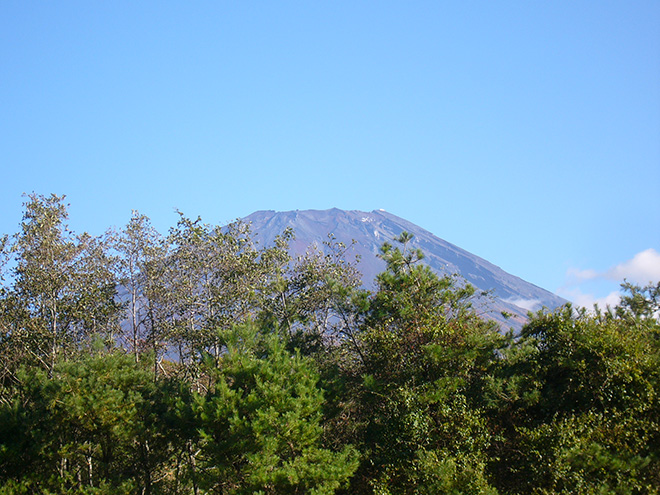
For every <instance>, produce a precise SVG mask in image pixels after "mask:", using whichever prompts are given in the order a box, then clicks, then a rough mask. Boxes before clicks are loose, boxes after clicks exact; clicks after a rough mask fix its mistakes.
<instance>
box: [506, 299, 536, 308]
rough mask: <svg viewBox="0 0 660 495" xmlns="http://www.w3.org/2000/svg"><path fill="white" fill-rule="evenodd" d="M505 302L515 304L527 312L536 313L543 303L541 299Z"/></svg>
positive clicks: (509, 300)
mask: <svg viewBox="0 0 660 495" xmlns="http://www.w3.org/2000/svg"><path fill="white" fill-rule="evenodd" d="M504 302H508V303H511V304H515V305H516V306H518V307H519V308H522V309H525V310H527V311H536V310H538V309H540V308H541V301H540V300H539V299H523V298H522V297H521V298H518V299H505V300H504Z"/></svg>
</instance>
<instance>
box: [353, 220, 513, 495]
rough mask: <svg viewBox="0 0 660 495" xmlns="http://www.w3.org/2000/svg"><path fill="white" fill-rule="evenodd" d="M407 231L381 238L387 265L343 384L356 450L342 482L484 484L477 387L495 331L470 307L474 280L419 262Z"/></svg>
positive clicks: (441, 487) (423, 488) (485, 440)
mask: <svg viewBox="0 0 660 495" xmlns="http://www.w3.org/2000/svg"><path fill="white" fill-rule="evenodd" d="M411 239H412V236H410V235H409V234H407V233H405V232H404V233H403V234H402V235H401V236H399V238H398V239H397V241H398V242H399V243H400V244H401V246H402V247H401V248H398V247H396V248H394V247H392V246H391V245H389V244H385V245H384V246H383V248H382V250H381V252H382V257H383V259H384V260H385V261H386V263H387V267H386V270H385V271H384V272H383V273H381V274H380V275H379V276H378V278H377V292H376V293H375V294H373V295H372V296H371V297H370V298H369V299H368V305H367V306H366V309H365V311H366V314H365V316H364V319H363V321H364V323H363V326H362V328H361V331H360V333H359V334H358V347H357V349H358V350H359V355H360V362H361V365H360V366H358V367H357V370H356V371H354V372H353V376H354V377H356V378H357V377H360V381H359V382H356V383H355V384H354V387H355V388H354V389H353V391H352V393H353V394H355V395H356V396H358V397H359V399H358V405H357V411H355V413H354V414H355V415H356V416H357V417H358V418H359V419H358V421H360V422H361V426H360V427H359V428H358V432H359V433H358V435H359V437H358V438H359V442H357V443H358V445H359V447H360V450H361V451H362V453H363V456H364V457H363V462H362V464H361V466H360V469H359V471H358V473H357V475H356V477H355V478H354V480H353V484H352V485H351V488H352V489H353V490H354V491H355V492H371V490H373V491H374V492H375V493H433V492H434V491H436V490H438V491H448V492H449V491H451V492H456V493H458V492H462V491H467V492H475V493H476V492H479V493H488V492H489V491H492V489H491V488H490V487H489V483H488V482H487V480H486V477H485V472H484V468H485V462H486V455H485V452H486V449H487V448H488V446H489V442H490V434H489V431H488V428H487V423H486V420H485V416H484V415H483V411H482V409H481V407H480V393H479V392H480V390H481V387H482V382H483V379H484V376H485V375H486V374H487V370H488V368H489V366H490V364H491V362H492V361H493V360H494V359H495V356H496V354H495V351H496V349H497V346H498V344H499V340H500V337H499V334H498V333H497V332H496V331H495V329H494V327H493V325H492V324H489V323H486V322H484V321H482V320H481V319H479V318H478V317H477V316H476V315H475V314H474V313H473V312H471V311H470V306H469V297H470V296H471V295H472V293H473V289H472V288H471V287H470V286H467V285H464V286H462V285H456V281H455V279H454V278H451V277H443V278H440V277H438V276H437V275H436V274H435V273H433V272H432V271H431V270H430V269H429V268H428V267H427V266H425V265H423V264H421V263H420V261H421V260H422V258H423V254H422V253H421V251H419V250H413V251H409V250H408V243H409V242H410V241H411Z"/></svg>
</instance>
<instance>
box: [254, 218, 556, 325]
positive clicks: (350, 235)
mask: <svg viewBox="0 0 660 495" xmlns="http://www.w3.org/2000/svg"><path fill="white" fill-rule="evenodd" d="M243 220H244V221H246V222H249V223H251V228H252V232H253V233H254V234H255V235H256V237H255V238H256V239H257V240H258V241H259V243H260V244H262V245H268V244H270V243H272V242H273V240H274V238H275V236H276V235H278V234H281V233H282V231H284V230H285V229H286V228H288V227H291V228H292V229H293V230H294V232H295V236H296V237H295V240H294V241H293V242H292V243H291V251H292V254H294V255H297V254H303V253H304V252H305V251H306V250H307V249H308V248H309V246H311V245H316V246H318V247H319V249H322V250H323V249H324V245H323V243H324V241H327V240H328V235H329V234H331V235H333V236H334V238H335V239H336V240H337V241H340V242H343V243H344V244H346V245H347V246H349V245H351V243H353V241H355V242H354V243H353V245H352V247H351V248H350V249H349V250H348V252H347V255H348V256H352V255H359V256H360V262H359V264H358V268H359V270H360V271H361V272H362V274H363V280H364V284H365V286H366V287H367V288H373V283H374V279H375V277H376V275H377V274H378V273H379V272H381V271H382V270H383V269H384V267H385V263H384V261H383V260H381V259H380V258H378V254H379V250H380V247H381V246H382V244H383V243H384V242H392V240H393V239H394V238H395V237H397V236H398V235H399V234H401V232H403V231H407V232H410V233H411V234H413V235H414V238H413V240H412V242H411V247H412V248H420V249H422V251H423V252H424V255H425V259H424V262H426V263H427V264H428V265H429V266H430V267H431V268H432V269H433V270H434V271H436V272H437V273H438V274H440V275H445V274H448V275H453V274H458V275H460V276H461V277H463V278H464V279H465V280H467V282H469V283H470V284H472V285H474V286H475V287H476V289H477V290H478V291H488V292H489V293H490V294H491V297H489V298H480V299H479V300H478V301H477V303H476V306H477V307H478V310H479V312H480V313H483V314H484V315H485V316H486V317H488V318H491V319H493V320H496V321H497V322H498V323H500V325H501V327H502V329H503V330H508V329H509V328H513V329H514V330H520V328H521V327H522V325H523V324H524V323H525V321H526V319H527V313H528V312H529V311H536V310H538V309H541V308H542V307H546V308H550V309H554V308H556V307H558V306H561V305H563V304H564V303H566V302H567V301H566V300H565V299H562V298H561V297H559V296H557V295H555V294H553V293H552V292H549V291H547V290H545V289H542V288H540V287H537V286H536V285H534V284H531V283H529V282H526V281H524V280H522V279H521V278H519V277H516V276H514V275H511V274H510V273H507V272H505V271H504V270H502V269H501V268H499V267H498V266H495V265H493V264H492V263H490V262H488V261H486V260H484V259H482V258H480V257H478V256H475V255H474V254H471V253H469V252H467V251H465V250H464V249H461V248H459V247H458V246H455V245H453V244H451V243H449V242H447V241H445V240H443V239H440V238H439V237H437V236H435V235H434V234H432V233H431V232H429V231H427V230H425V229H423V228H421V227H419V226H417V225H415V224H413V223H411V222H409V221H407V220H404V219H403V218H399V217H397V216H395V215H392V214H391V213H388V212H386V211H384V210H374V211H372V212H363V211H356V210H351V211H346V210H340V209H337V208H333V209H331V210H296V211H285V212H275V211H257V212H255V213H253V214H251V215H249V216H248V217H246V218H244V219H243ZM502 312H506V313H509V314H511V315H512V316H511V317H509V318H504V317H503V316H502Z"/></svg>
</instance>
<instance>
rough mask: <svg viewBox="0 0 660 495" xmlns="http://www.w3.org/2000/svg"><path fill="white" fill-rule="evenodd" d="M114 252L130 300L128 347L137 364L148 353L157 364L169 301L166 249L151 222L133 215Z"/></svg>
mask: <svg viewBox="0 0 660 495" xmlns="http://www.w3.org/2000/svg"><path fill="white" fill-rule="evenodd" d="M114 248H115V250H116V251H117V253H118V263H117V271H118V273H117V278H118V280H119V283H120V287H121V288H122V292H123V293H125V297H126V298H127V299H128V300H127V301H126V303H127V305H126V309H127V316H128V325H127V330H128V339H127V340H128V344H129V346H130V348H131V349H132V351H133V354H134V356H135V360H136V361H139V359H140V355H141V354H142V353H144V352H147V351H148V352H151V353H152V355H153V357H154V358H155V360H156V362H158V360H159V356H160V355H161V353H162V352H163V348H164V347H165V344H164V340H165V339H166V327H167V315H168V311H167V308H168V304H167V302H168V299H170V298H167V297H166V295H167V288H166V287H167V280H166V277H165V275H166V273H167V270H166V256H167V246H166V245H165V243H164V240H163V239H162V238H161V237H160V234H158V232H157V231H156V230H155V229H154V228H153V226H152V225H151V223H150V221H149V218H147V217H146V216H145V215H141V214H140V213H138V212H137V211H133V213H132V216H131V220H130V221H129V223H128V225H127V226H126V227H125V228H124V230H123V231H122V232H121V233H120V234H119V236H118V237H117V238H116V239H115V242H114ZM156 368H157V367H155V369H156Z"/></svg>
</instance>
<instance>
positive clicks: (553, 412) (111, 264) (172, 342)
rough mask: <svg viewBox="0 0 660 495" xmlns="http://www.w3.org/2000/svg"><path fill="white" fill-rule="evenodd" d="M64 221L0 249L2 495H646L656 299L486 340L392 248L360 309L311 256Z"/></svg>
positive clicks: (462, 288)
mask: <svg viewBox="0 0 660 495" xmlns="http://www.w3.org/2000/svg"><path fill="white" fill-rule="evenodd" d="M66 220H67V207H66V205H65V203H64V202H63V198H62V197H58V196H54V195H53V196H48V197H45V196H38V195H32V196H30V197H29V198H28V200H27V201H26V204H25V214H24V218H23V221H22V224H21V228H20V231H19V232H18V233H16V234H15V235H11V236H9V235H8V236H5V237H3V238H1V239H0V248H1V250H0V252H1V253H2V256H1V257H0V268H2V271H0V275H2V288H1V290H0V493H7V494H14V493H26V494H28V493H29V494H32V493H43V494H64V493H66V494H121V493H126V494H134V493H141V494H189V493H190V494H203V493H217V494H253V493H261V494H332V493H337V494H383V495H384V494H441V493H452V494H460V493H470V494H479V493H488V494H495V493H502V494H529V493H536V494H551V493H621V494H645V493H658V492H659V491H660V489H659V487H660V424H659V422H660V397H659V393H660V317H659V312H660V284H658V285H656V286H653V285H649V286H647V287H637V286H634V285H631V284H627V283H624V284H623V288H624V290H625V291H626V292H625V294H626V295H625V296H624V297H623V299H622V302H621V304H620V305H619V306H618V307H615V308H606V309H604V310H598V309H597V308H596V309H595V310H594V311H589V312H588V311H586V310H583V309H577V308H573V307H571V306H570V305H566V306H564V307H562V308H559V309H557V310H555V311H553V312H547V311H541V312H538V313H536V314H533V315H530V321H529V323H528V324H527V325H526V326H525V327H524V328H523V330H522V332H521V333H520V334H518V335H514V334H513V333H510V334H508V335H502V334H501V333H500V332H499V331H498V328H497V327H496V326H495V324H494V323H492V322H487V321H484V320H483V319H481V318H480V317H479V316H478V315H477V314H476V313H475V312H474V311H473V309H472V308H471V304H470V302H471V300H472V297H473V292H474V290H473V289H472V288H471V287H470V286H469V285H467V286H466V285H465V284H462V283H457V280H456V279H455V278H454V277H439V276H438V275H437V274H435V273H434V272H432V271H431V270H430V269H429V268H428V267H427V266H426V265H424V264H423V263H420V260H421V259H422V258H423V253H422V252H420V251H418V250H411V249H410V247H409V244H410V239H411V238H410V235H408V234H406V233H405V232H404V233H403V234H401V236H400V237H399V238H398V239H396V240H393V243H394V245H391V244H389V243H386V244H384V245H383V247H382V250H381V256H382V258H383V260H384V261H385V262H386V269H385V271H384V272H382V273H381V274H379V275H378V276H377V278H376V281H375V284H374V287H375V289H374V290H373V291H370V292H367V291H365V290H364V289H362V288H361V280H360V274H359V272H358V270H357V267H356V265H355V263H354V262H349V261H348V260H349V259H350V257H349V256H346V250H347V247H346V246H344V245H342V244H340V243H337V242H335V241H334V240H333V239H332V238H330V239H329V240H328V246H329V248H330V249H329V250H328V251H326V254H324V253H321V252H320V251H318V250H315V249H310V250H309V251H308V252H307V254H306V255H304V256H300V257H297V258H295V259H292V258H291V257H290V255H289V254H288V250H287V246H288V243H289V241H290V240H291V239H292V236H293V235H294V233H293V232H291V231H284V232H282V234H281V235H280V236H279V237H278V238H277V239H276V240H275V242H274V243H273V244H271V245H268V246H259V245H257V244H256V243H255V242H254V240H253V239H252V238H251V235H250V228H249V225H246V224H244V223H241V222H237V223H234V224H231V225H229V226H227V227H219V226H213V225H207V224H205V223H203V222H202V221H201V220H200V219H190V218H188V217H186V216H184V215H183V214H181V215H180V220H179V222H178V223H177V225H176V226H174V227H173V228H172V229H171V230H170V232H169V233H168V235H167V236H161V235H160V234H159V233H157V232H156V231H155V230H154V229H153V227H152V226H151V225H150V222H149V219H148V218H146V217H145V216H143V215H140V214H139V213H137V212H135V213H134V214H133V216H132V218H131V220H130V222H129V224H128V225H127V226H126V227H125V228H124V229H122V230H121V231H119V232H109V233H107V234H106V235H103V236H100V237H93V236H90V235H87V234H82V235H77V234H75V233H74V232H71V231H70V230H69V229H68V228H67V226H66ZM327 253H330V254H327Z"/></svg>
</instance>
